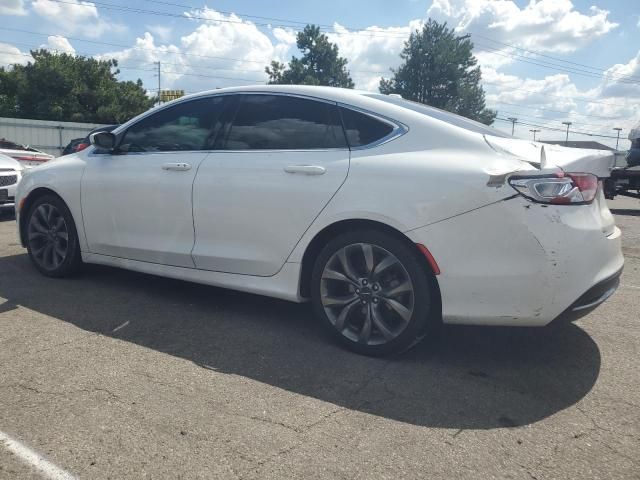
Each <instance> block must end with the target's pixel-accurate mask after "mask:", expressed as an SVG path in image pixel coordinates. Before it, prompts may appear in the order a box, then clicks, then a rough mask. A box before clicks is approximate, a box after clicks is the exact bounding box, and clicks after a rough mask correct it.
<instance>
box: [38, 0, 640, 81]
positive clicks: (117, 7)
mask: <svg viewBox="0 0 640 480" xmlns="http://www.w3.org/2000/svg"><path fill="white" fill-rule="evenodd" d="M48 1H50V2H56V3H61V4H72V5H76V6H77V5H82V6H86V7H95V5H99V6H101V8H104V9H107V10H116V11H124V12H133V13H142V14H149V15H160V16H167V17H173V18H184V19H188V20H194V19H195V20H202V21H207V22H220V23H231V24H243V23H246V22H245V21H244V20H242V19H240V20H239V21H238V20H230V19H212V18H209V17H202V16H199V15H194V14H185V13H180V14H177V13H172V12H164V11H158V10H148V9H141V8H135V7H129V6H124V5H117V4H112V3H105V2H100V1H94V2H92V4H78V3H75V2H70V1H65V0H48ZM146 1H151V2H152V3H158V4H164V5H171V6H178V7H182V8H193V7H192V6H189V5H184V4H177V3H171V2H163V1H160V0H146ZM214 11H216V12H217V13H227V14H229V15H231V14H232V12H219V11H217V10H214ZM234 15H236V16H237V17H240V15H238V14H234ZM244 16H248V15H244ZM251 17H252V18H263V19H268V18H270V17H258V16H251ZM271 19H272V20H277V21H283V22H286V23H296V24H301V23H302V22H300V21H295V20H284V19H274V18H271ZM252 23H253V24H254V25H256V26H262V27H271V26H272V25H271V24H269V23H256V22H252ZM277 26H280V27H284V28H296V27H295V26H293V27H292V26H291V25H277ZM318 26H319V27H324V28H333V27H329V26H327V25H322V24H320V25H318ZM345 29H346V30H349V31H347V32H336V31H335V29H333V31H331V32H330V33H332V34H334V35H344V34H348V35H364V36H368V37H391V38H404V39H406V38H407V37H408V36H407V35H406V34H395V33H390V32H389V31H388V30H376V29H373V30H371V29H357V28H350V27H345ZM371 32H377V34H376V33H371ZM472 35H474V34H473V33H472ZM475 36H478V37H480V38H485V39H487V40H489V41H493V42H494V43H498V44H501V45H505V46H508V47H511V48H515V49H518V50H521V51H526V52H528V53H531V54H534V55H539V56H541V57H545V58H551V59H553V60H557V61H561V62H565V63H570V64H574V65H578V66H583V67H586V68H589V69H591V70H600V71H603V69H599V68H597V67H591V66H588V65H584V64H577V63H576V62H569V61H564V60H562V59H558V58H556V57H552V56H550V55H545V54H542V53H540V52H536V51H534V50H527V49H524V48H522V47H517V46H515V45H512V44H508V43H504V42H499V41H497V40H493V39H491V38H489V37H485V36H483V35H479V34H475ZM485 48H488V49H490V50H494V54H496V55H500V56H505V57H511V58H515V59H517V60H518V61H522V62H524V63H530V64H533V65H536V66H541V67H543V68H549V69H553V70H558V69H561V71H564V72H567V73H574V74H576V75H583V76H587V77H591V78H601V77H605V78H615V79H619V80H620V81H621V82H623V83H639V82H640V78H638V77H633V76H628V75H615V74H604V73H602V74H596V73H595V72H587V71H584V70H580V69H575V68H572V67H562V66H559V65H557V64H552V63H549V62H544V61H543V60H539V61H537V62H534V61H532V60H531V59H529V58H528V57H525V56H523V55H519V54H509V53H507V52H503V51H499V50H497V49H492V48H491V47H485Z"/></svg>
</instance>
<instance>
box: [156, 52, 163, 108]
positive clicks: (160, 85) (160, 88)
mask: <svg viewBox="0 0 640 480" xmlns="http://www.w3.org/2000/svg"><path fill="white" fill-rule="evenodd" d="M155 63H156V64H157V65H158V105H160V103H162V102H161V100H160V94H161V93H162V83H161V78H160V73H161V70H160V60H158V61H157V62H155Z"/></svg>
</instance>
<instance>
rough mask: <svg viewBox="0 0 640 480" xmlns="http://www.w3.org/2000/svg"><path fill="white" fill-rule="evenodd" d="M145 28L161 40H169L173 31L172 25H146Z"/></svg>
mask: <svg viewBox="0 0 640 480" xmlns="http://www.w3.org/2000/svg"><path fill="white" fill-rule="evenodd" d="M146 28H147V30H149V31H150V32H151V33H153V34H154V35H155V36H156V38H158V39H159V40H162V41H163V42H168V41H169V40H171V34H172V33H173V27H170V26H165V25H147V27H146Z"/></svg>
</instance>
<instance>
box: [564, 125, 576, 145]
mask: <svg viewBox="0 0 640 480" xmlns="http://www.w3.org/2000/svg"><path fill="white" fill-rule="evenodd" d="M562 124H563V125H566V126H567V138H565V140H564V145H565V146H567V145H569V127H570V126H571V125H573V123H572V122H562Z"/></svg>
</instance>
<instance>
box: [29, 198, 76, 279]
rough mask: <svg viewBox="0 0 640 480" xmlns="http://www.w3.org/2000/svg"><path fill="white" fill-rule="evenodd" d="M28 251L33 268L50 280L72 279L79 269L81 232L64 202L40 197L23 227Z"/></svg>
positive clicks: (33, 205) (30, 209)
mask: <svg viewBox="0 0 640 480" xmlns="http://www.w3.org/2000/svg"><path fill="white" fill-rule="evenodd" d="M24 228H25V237H26V243H27V251H28V252H29V257H30V258H31V261H32V262H33V264H34V266H35V267H36V268H37V269H38V271H39V272H40V273H42V274H43V275H46V276H47V277H69V276H72V275H74V274H76V273H78V271H79V270H80V267H81V266H82V257H81V255H80V244H79V243H78V233H77V231H76V226H75V223H74V221H73V217H72V216H71V212H70V211H69V209H68V208H67V206H66V205H65V203H64V202H63V201H62V200H61V199H60V198H58V197H56V196H55V195H44V196H42V197H39V198H37V199H36V200H35V201H34V202H33V204H32V205H31V207H30V208H29V212H28V213H27V218H26V220H25V224H24Z"/></svg>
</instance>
